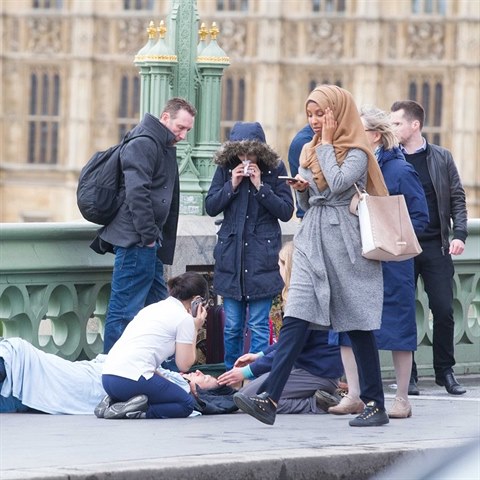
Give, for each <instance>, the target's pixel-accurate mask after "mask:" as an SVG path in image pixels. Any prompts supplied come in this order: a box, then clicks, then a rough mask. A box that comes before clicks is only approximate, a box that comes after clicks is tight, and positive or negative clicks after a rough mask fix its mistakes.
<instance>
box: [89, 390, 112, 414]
mask: <svg viewBox="0 0 480 480" xmlns="http://www.w3.org/2000/svg"><path fill="white" fill-rule="evenodd" d="M111 404H112V399H111V398H110V396H108V395H105V396H104V397H103V398H102V400H100V403H99V404H98V405H97V406H96V407H95V410H94V412H93V413H95V416H96V417H97V418H104V415H105V410H106V409H107V408H108V407H110V405H111Z"/></svg>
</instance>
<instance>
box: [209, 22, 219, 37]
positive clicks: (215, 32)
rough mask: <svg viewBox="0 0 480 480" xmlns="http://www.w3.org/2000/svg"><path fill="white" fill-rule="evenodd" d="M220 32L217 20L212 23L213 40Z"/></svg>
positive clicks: (211, 33) (211, 35)
mask: <svg viewBox="0 0 480 480" xmlns="http://www.w3.org/2000/svg"><path fill="white" fill-rule="evenodd" d="M219 33H220V30H219V29H218V27H217V22H213V23H212V28H211V29H210V37H211V38H212V40H216V39H217V35H218V34H219Z"/></svg>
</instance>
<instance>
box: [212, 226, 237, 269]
mask: <svg viewBox="0 0 480 480" xmlns="http://www.w3.org/2000/svg"><path fill="white" fill-rule="evenodd" d="M213 258H214V259H215V269H216V270H217V272H218V273H219V272H224V273H232V272H234V271H235V270H236V269H239V268H240V265H239V264H238V262H237V249H236V235H234V234H233V233H231V234H229V235H219V236H218V241H217V244H216V245H215V248H214V250H213Z"/></svg>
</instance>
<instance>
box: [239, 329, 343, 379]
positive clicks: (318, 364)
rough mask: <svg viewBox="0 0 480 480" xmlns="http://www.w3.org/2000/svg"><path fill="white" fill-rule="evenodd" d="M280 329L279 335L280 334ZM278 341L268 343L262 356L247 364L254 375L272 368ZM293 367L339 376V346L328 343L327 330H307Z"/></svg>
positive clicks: (328, 376)
mask: <svg viewBox="0 0 480 480" xmlns="http://www.w3.org/2000/svg"><path fill="white" fill-rule="evenodd" d="M281 332H282V331H281V330H280V335H281ZM277 348H278V343H275V344H273V345H270V347H268V348H267V350H265V351H264V352H263V353H264V356H263V357H260V358H257V360H255V362H253V363H252V364H250V365H248V367H250V371H251V372H252V373H253V375H254V376H255V377H259V376H260V375H262V374H264V373H266V372H269V371H270V370H271V368H272V363H273V357H274V356H275V352H276V351H277ZM294 367H295V368H301V369H303V370H306V371H307V372H309V373H311V374H312V375H316V376H317V377H323V378H335V379H337V378H340V377H341V376H342V374H343V365H342V359H341V357H340V347H339V346H338V345H329V332H328V331H326V330H308V331H307V334H306V340H305V345H304V346H303V348H302V351H301V352H300V354H299V355H298V357H297V359H296V360H295V363H294Z"/></svg>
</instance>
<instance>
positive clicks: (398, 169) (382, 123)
mask: <svg viewBox="0 0 480 480" xmlns="http://www.w3.org/2000/svg"><path fill="white" fill-rule="evenodd" d="M360 118H361V120H362V123H363V126H364V128H365V132H366V134H367V138H368V141H369V142H370V145H371V147H372V150H373V151H374V152H375V156H376V157H377V160H378V164H379V166H380V169H381V170H382V173H383V177H384V179H385V183H386V184H387V188H388V191H389V193H390V195H404V197H405V202H406V203H407V207H408V212H409V214H410V219H411V220H412V224H413V228H414V229H415V232H416V233H417V234H418V233H420V232H422V231H423V230H424V229H425V228H426V226H427V225H428V218H429V217H428V207H427V200H426V198H425V193H424V190H423V187H422V184H421V183H420V179H419V177H418V175H417V173H416V172H415V170H414V168H413V167H412V166H411V165H410V164H409V163H408V162H407V161H406V160H405V157H404V156H403V153H402V152H401V150H400V148H399V147H398V141H397V138H396V137H395V133H394V130H393V125H392V122H391V120H390V116H389V114H388V113H386V112H384V111H382V110H380V109H378V108H375V107H366V106H365V107H363V108H362V109H361V110H360ZM382 270H383V285H384V286H383V311H382V326H381V328H380V330H376V331H375V338H376V341H377V346H378V348H379V350H391V352H392V359H393V365H394V367H395V376H396V380H397V393H396V396H395V400H394V402H393V405H392V406H391V407H390V409H389V411H388V416H389V417H390V418H407V417H410V416H411V415H412V407H411V405H410V402H409V401H408V385H409V381H410V372H411V369H412V352H414V351H415V350H416V349H417V324H416V319H415V276H414V260H413V258H412V259H410V260H405V261H403V262H382ZM346 340H347V339H346V337H345V336H344V335H341V339H340V342H341V344H342V360H343V365H344V367H345V374H346V377H347V383H348V395H347V396H346V397H344V398H342V401H341V402H340V404H339V405H337V406H334V407H332V408H330V409H329V412H330V413H334V414H339V415H341V414H347V413H356V412H357V411H358V410H359V409H361V407H362V403H363V402H362V401H361V400H360V397H359V395H360V386H359V380H358V374H357V369H356V363H355V357H354V356H353V352H352V349H351V347H348V346H345V345H344V344H345V343H347V344H348V345H349V342H346Z"/></svg>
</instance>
